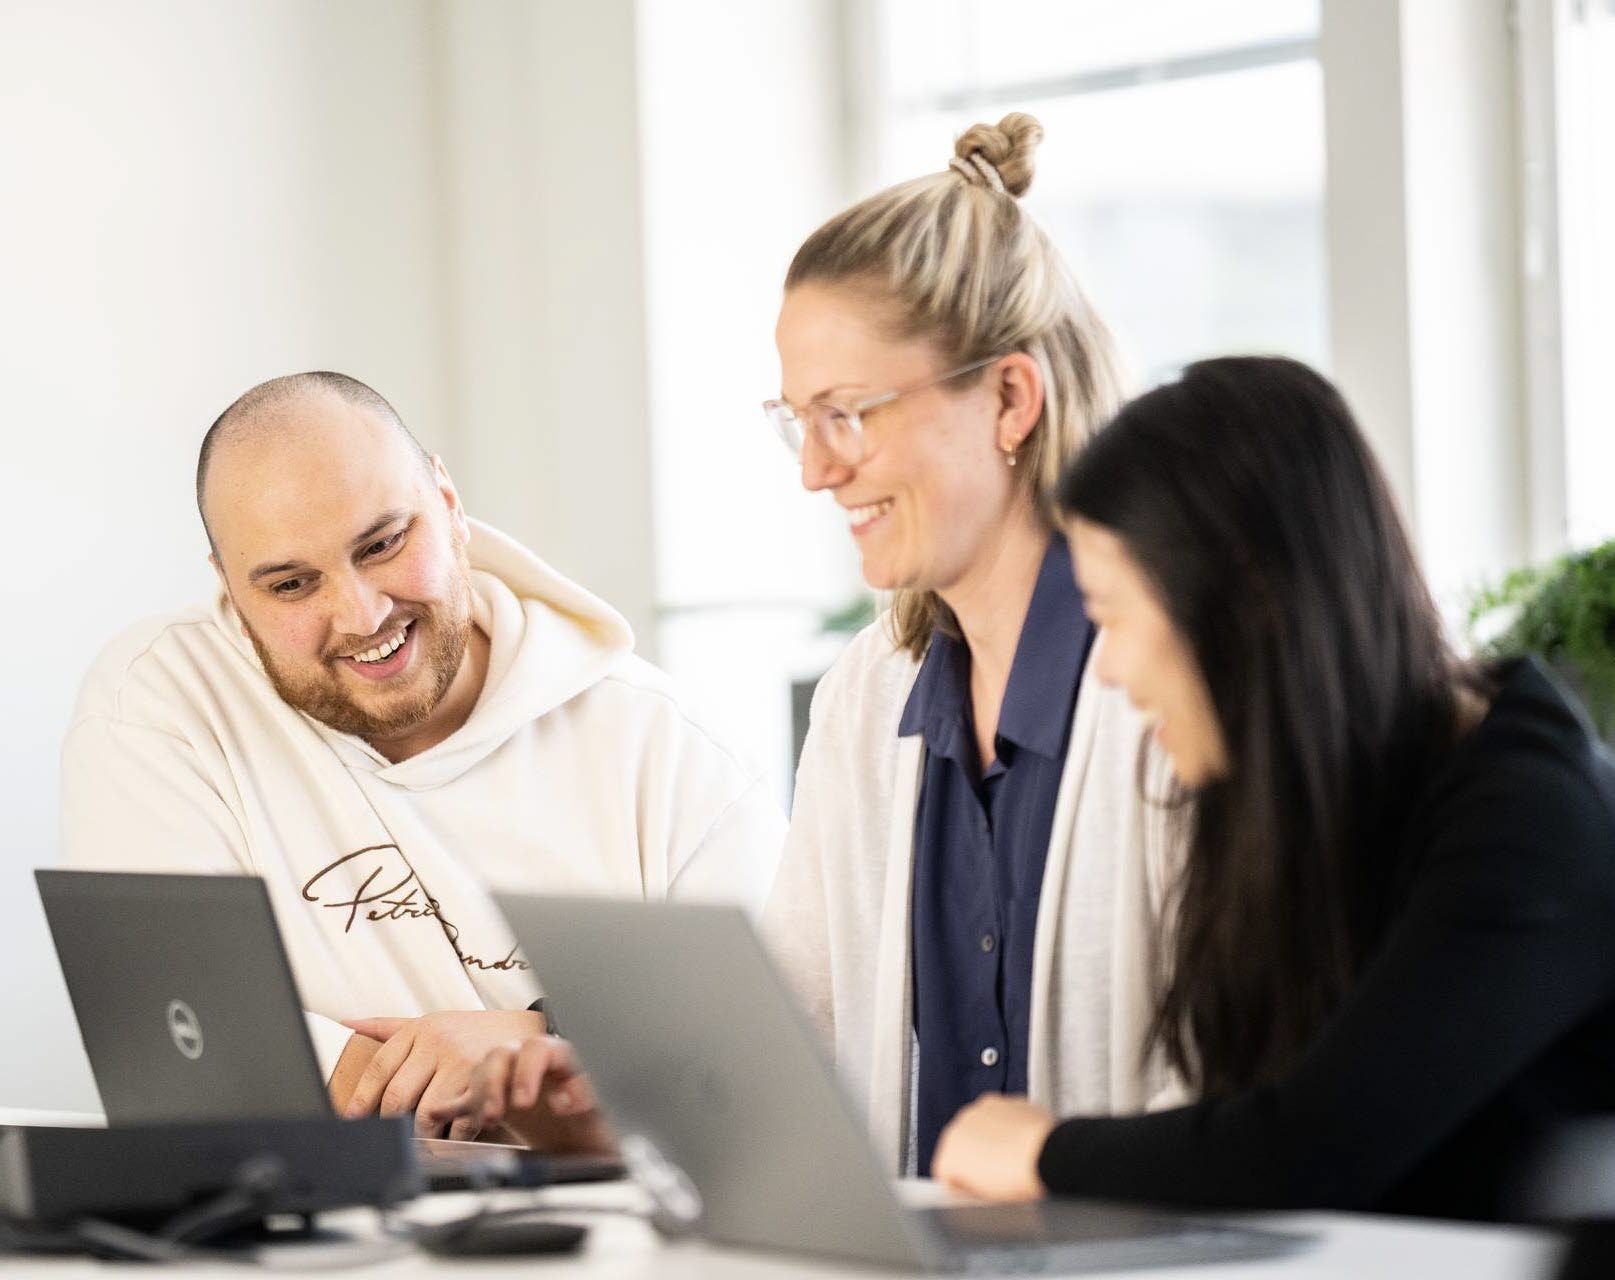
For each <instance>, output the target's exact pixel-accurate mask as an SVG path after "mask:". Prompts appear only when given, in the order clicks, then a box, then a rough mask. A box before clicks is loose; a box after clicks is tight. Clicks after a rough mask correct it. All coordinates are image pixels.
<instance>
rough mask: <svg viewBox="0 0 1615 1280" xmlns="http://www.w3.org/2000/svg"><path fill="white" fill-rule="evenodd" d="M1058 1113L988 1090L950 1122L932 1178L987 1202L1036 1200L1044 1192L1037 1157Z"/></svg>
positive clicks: (939, 1142)
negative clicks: (1038, 1173) (1054, 1114)
mask: <svg viewBox="0 0 1615 1280" xmlns="http://www.w3.org/2000/svg"><path fill="white" fill-rule="evenodd" d="M1053 1128H1054V1117H1053V1116H1052V1115H1050V1114H1049V1112H1048V1111H1046V1110H1044V1109H1043V1108H1042V1107H1039V1106H1036V1105H1034V1104H1033V1103H1030V1102H1028V1101H1027V1100H1026V1099H1025V1098H1006V1097H1005V1096H1004V1095H1003V1094H1001V1093H984V1094H982V1096H981V1097H979V1098H977V1099H976V1100H975V1101H974V1102H972V1103H971V1104H970V1105H969V1106H968V1107H965V1108H963V1109H962V1110H961V1111H960V1112H959V1114H958V1115H956V1116H954V1118H953V1119H952V1121H950V1122H949V1124H948V1127H947V1128H945V1129H944V1130H943V1131H942V1136H941V1138H939V1139H938V1140H937V1147H936V1154H935V1155H934V1156H933V1157H932V1158H931V1176H932V1177H934V1178H936V1179H937V1180H938V1181H940V1182H945V1183H947V1184H948V1185H949V1186H953V1187H957V1188H959V1190H961V1191H967V1192H969V1193H970V1194H971V1195H975V1196H980V1197H982V1198H983V1199H984V1200H1033V1199H1036V1198H1037V1197H1038V1196H1041V1195H1043V1194H1044V1193H1045V1188H1044V1186H1043V1182H1042V1180H1041V1179H1040V1178H1039V1177H1038V1176H1037V1158H1038V1156H1039V1155H1041V1154H1042V1152H1043V1143H1044V1141H1045V1140H1046V1139H1047V1138H1048V1136H1049V1131H1050V1130H1052V1129H1053Z"/></svg>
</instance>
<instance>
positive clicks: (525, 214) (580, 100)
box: [438, 0, 656, 657]
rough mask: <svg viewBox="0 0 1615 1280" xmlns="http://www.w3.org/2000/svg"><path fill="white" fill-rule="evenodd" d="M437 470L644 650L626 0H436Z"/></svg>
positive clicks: (632, 63)
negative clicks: (454, 414)
mask: <svg viewBox="0 0 1615 1280" xmlns="http://www.w3.org/2000/svg"><path fill="white" fill-rule="evenodd" d="M438 32H439V40H440V43H441V48H442V50H443V66H444V73H443V76H442V79H441V115H440V121H439V127H440V137H441V143H442V148H443V160H444V163H443V168H442V182H441V186H440V196H441V199H442V201H443V206H444V210H445V217H446V233H447V234H446V238H445V241H444V245H443V250H444V253H445V258H446V262H447V264H448V282H449V289H448V293H447V295H446V296H445V297H444V298H443V299H442V305H443V306H444V309H445V314H446V316H447V317H448V324H447V326H446V331H447V332H446V339H447V342H448V351H447V353H446V354H447V356H448V358H449V360H450V362H451V366H452V368H451V377H452V379H453V388H454V390H453V396H454V401H455V404H456V406H457V408H458V410H459V416H458V419H457V429H458V432H459V434H458V435H457V437H456V451H457V458H458V461H457V462H456V463H455V474H456V476H457V477H458V479H459V482H460V484H461V486H462V487H463V488H464V490H465V492H466V496H467V502H468V504H469V505H470V507H471V509H472V511H473V512H474V513H475V514H478V515H481V516H483V517H484V518H486V519H488V520H491V521H493V522H494V523H495V524H497V525H499V526H501V527H502V528H504V529H505V530H506V531H507V532H509V533H511V534H513V535H515V536H516V537H518V538H520V539H521V540H522V541H524V542H526V543H527V544H528V545H530V546H532V547H534V548H535V549H536V550H538V551H539V553H540V554H541V555H543V556H544V557H545V558H546V559H548V560H549V561H550V562H551V563H552V564H554V565H555V567H556V568H558V569H560V570H561V571H562V572H564V573H567V574H570V575H571V576H573V577H575V578H577V579H579V580H580V581H582V582H583V583H584V584H586V585H587V586H589V587H590V588H591V589H592V590H594V591H595V592H597V593H598V594H600V595H602V596H604V597H605V598H606V599H607V600H609V601H611V603H613V604H614V605H616V606H617V608H619V609H621V610H622V612H623V613H624V614H625V615H626V616H627V618H628V621H629V623H630V624H631V625H632V626H633V628H634V634H635V636H636V638H637V641H638V647H639V651H640V652H641V653H643V654H645V655H646V656H649V657H654V656H655V648H656V628H655V624H654V608H653V603H652V601H653V596H654V564H655V562H654V560H653V557H652V554H651V547H652V520H651V463H650V452H649V434H648V431H649V428H648V422H649V417H650V409H649V404H648V401H647V388H646V352H645V310H644V306H645V304H644V290H645V281H644V272H643V267H642V263H641V247H640V226H641V220H640V212H641V211H640V203H641V201H640V153H639V136H638V135H639V100H638V88H637V83H636V81H637V76H636V70H637V59H636V39H635V32H636V27H635V5H634V3H633V0H591V2H590V3H588V4H576V3H568V2H566V0H543V2H542V3H533V2H532V0H478V2H477V3H474V4H463V3H454V2H452V0H445V2H444V3H443V4H442V5H441V7H440V8H439V9H438Z"/></svg>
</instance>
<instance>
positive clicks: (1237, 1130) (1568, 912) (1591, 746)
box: [1038, 661, 1615, 1218]
mask: <svg viewBox="0 0 1615 1280" xmlns="http://www.w3.org/2000/svg"><path fill="white" fill-rule="evenodd" d="M1498 674H1499V678H1500V688H1499V691H1498V694H1497V696H1496V698H1495V699H1494V701H1493V703H1492V706H1491V709H1490V711H1489V712H1488V713H1487V715H1486V716H1485V718H1484V719H1483V720H1482V721H1481V723H1480V724H1479V725H1478V726H1477V727H1476V728H1475V729H1474V730H1473V731H1472V732H1471V733H1470V734H1468V735H1467V736H1466V737H1465V738H1464V739H1463V740H1462V741H1461V742H1460V743H1459V744H1458V745H1457V746H1456V747H1455V748H1454V750H1453V754H1452V756H1451V758H1450V759H1449V760H1448V761H1447V762H1445V763H1444V764H1443V766H1442V767H1441V769H1440V770H1439V771H1438V772H1437V773H1436V774H1435V775H1434V777H1433V778H1432V780H1431V782H1430V783H1429V784H1428V785H1427V786H1426V787H1425V788H1424V789H1423V792H1422V794H1421V795H1420V796H1419V797H1418V798H1417V800H1416V802H1415V804H1414V806H1413V807H1412V809H1411V810H1410V816H1409V819H1408V821H1407V824H1406V826H1405V828H1404V831H1403V838H1402V839H1401V840H1400V841H1399V842H1398V854H1397V857H1396V867H1395V871H1394V875H1393V884H1394V888H1393V889H1392V891H1391V901H1390V906H1389V918H1388V920H1387V923H1386V926H1385V929H1384V931H1383V932H1382V933H1381V935H1380V940H1379V943H1378V945H1377V946H1376V948H1375V950H1374V951H1373V952H1372V954H1371V955H1370V957H1369V959H1368V961H1367V963H1366V965H1365V967H1364V969H1363V971H1362V973H1361V975H1360V976H1359V978H1358V980H1357V982H1356V983H1355V985H1354V986H1353V988H1352V990H1351V992H1350V993H1349V994H1348V996H1347V998H1346V999H1345V1001H1344V1002H1343V1003H1342V1004H1341V1006H1340V1008H1339V1009H1338V1010H1337V1011H1336V1013H1335V1014H1334V1015H1333V1017H1332V1018H1331V1020H1330V1021H1329V1022H1328V1023H1327V1024H1326V1026H1325V1027H1324V1028H1323V1030H1322V1031H1321V1032H1320V1033H1319V1035H1318V1037H1317V1039H1316V1040H1315V1041H1314V1042H1313V1043H1312V1045H1311V1046H1310V1047H1309V1048H1308V1050H1307V1051H1306V1052H1305V1053H1304V1054H1303V1056H1302V1057H1301V1059H1300V1060H1299V1061H1298V1063H1297V1064H1296V1066H1295V1069H1294V1070H1293V1071H1292V1072H1291V1073H1290V1074H1289V1076H1288V1078H1287V1079H1285V1080H1284V1081H1283V1082H1281V1083H1279V1084H1277V1085H1274V1086H1272V1087H1268V1088H1261V1089H1256V1090H1252V1091H1251V1092H1249V1093H1244V1094H1239V1095H1235V1096H1231V1097H1226V1098H1222V1099H1215V1100H1207V1101H1203V1102H1200V1103H1197V1104H1194V1105H1192V1106H1186V1107H1180V1108H1177V1109H1175V1110H1171V1111H1163V1112H1158V1113H1156V1114H1153V1115H1145V1116H1129V1117H1124V1118H1116V1119H1083V1118H1078V1119H1072V1120H1066V1121H1064V1122H1063V1123H1061V1124H1060V1125H1059V1126H1058V1127H1056V1128H1055V1130H1054V1131H1053V1132H1052V1133H1051V1134H1050V1135H1049V1138H1048V1141H1047V1142H1046V1143H1045V1144H1044V1147H1043V1151H1042V1155H1041V1157H1040V1158H1039V1161H1038V1172H1039V1174H1040V1175H1041V1176H1042V1179H1043V1182H1044V1183H1045V1185H1047V1186H1048V1187H1049V1189H1050V1190H1052V1191H1055V1192H1064V1193H1070V1194H1080V1195H1093V1196H1109V1197H1114V1198H1123V1199H1136V1200H1151V1201H1157V1202H1161V1203H1170V1204H1193V1205H1205V1206H1221V1207H1237V1208H1272V1209H1282V1208H1336V1209H1373V1210H1380V1211H1392V1212H1406V1213H1419V1214H1429V1215H1437V1216H1451V1217H1465V1218H1498V1217H1507V1216H1509V1213H1510V1208H1511V1191H1510V1182H1511V1180H1512V1177H1513V1175H1514V1174H1515V1173H1516V1171H1517V1170H1518V1168H1519V1165H1520V1162H1521V1161H1522V1159H1524V1158H1526V1157H1527V1155H1528V1153H1529V1151H1530V1150H1531V1149H1532V1148H1533V1146H1534V1145H1535V1144H1536V1142H1537V1141H1538V1140H1540V1139H1541V1138H1542V1137H1543V1136H1544V1135H1545V1134H1546V1133H1547V1132H1548V1131H1549V1130H1550V1129H1551V1128H1553V1127H1554V1126H1556V1125H1558V1124H1560V1123H1562V1122H1565V1121H1568V1120H1571V1119H1573V1118H1574V1117H1577V1116H1581V1115H1587V1114H1591V1113H1596V1112H1607V1111H1615V762H1612V758H1611V756H1610V755H1609V754H1608V753H1607V752H1605V751H1604V750H1603V748H1601V747H1600V746H1599V744H1598V743H1597V742H1596V741H1595V740H1594V739H1593V738H1592V737H1591V736H1590V734H1589V732H1588V730H1587V729H1586V727H1585V726H1584V724H1583V722H1582V721H1581V720H1580V719H1579V718H1578V717H1577V715H1576V713H1575V712H1574V711H1573V710H1572V709H1571V707H1570V704H1569V703H1568V702H1567V701H1566V699H1565V698H1564V696H1563V695H1562V694H1561V693H1560V692H1559V690H1558V689H1557V687H1556V686H1555V685H1554V684H1553V683H1552V681H1550V680H1549V679H1548V678H1547V676H1546V675H1545V674H1544V672H1543V671H1542V669H1541V668H1540V667H1539V666H1537V664H1536V663H1535V662H1532V661H1525V662H1517V663H1513V664H1510V665H1508V666H1505V667H1503V668H1502V669H1501V670H1500V671H1499V673H1498Z"/></svg>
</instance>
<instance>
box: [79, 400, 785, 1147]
mask: <svg viewBox="0 0 1615 1280" xmlns="http://www.w3.org/2000/svg"><path fill="white" fill-rule="evenodd" d="M197 502H198V506H199V508H200V510H201V513H202V521H203V524H204V527H205V528H206V530H207V534H208V539H209V542H210V543H211V547H212V554H211V556H210V557H209V558H210V561H211V563H212V565H213V567H214V569H215V571H216V573H217V576H218V580H219V587H220V590H219V591H218V593H217V595H216V597H215V598H214V600H213V601H212V603H211V605H210V606H208V607H205V608H198V609H194V610H191V611H189V612H186V613H182V614H179V615H177V616H173V617H166V618H158V619H155V620H153V621H150V622H146V623H143V624H141V625H140V626H137V627H135V628H134V629H133V630H131V631H129V632H128V633H126V634H125V635H123V636H122V637H121V638H119V639H118V640H116V641H114V642H113V643H112V644H111V645H110V646H109V647H108V648H107V649H106V651H105V652H104V653H102V655H101V656H100V658H99V659H98V660H97V661H96V663H95V665H94V667H93V668H92V669H91V671H90V674H89V676H88V678H87V679H86V682H85V685H84V689H83V692H82V694H81V696H80V700H79V704H78V708H77V711H76V713H75V715H74V718H73V723H72V726H71V728H70V729H69V731H68V734H67V738H66V741H65V744H64V747H63V754H62V792H63V799H62V830H63V847H64V852H65V856H66V859H67V861H68V863H69V864H70V865H74V866H79V867H93V868H98V869H108V870H126V871H135V870H139V871H190V872H195V871H205V872H228V873H247V874H252V875H258V876H261V877H263V879H264V882H265V884H266V886H267V888H268V890H269V895H270V899H271V901H272V903H273V905H274V910H275V915H276V919H277V921H278V923H279V926H280V931H281V934H282V936H283V938H284V939H285V942H286V948H287V952H288V954H289V956H290V958H291V963H292V969H293V972H294V973H295V975H296V978H297V983H298V987H299V989H300V991H301V993H302V997H303V1000H304V1003H305V1006H306V1008H307V1010H308V1013H309V1024H310V1030H311V1033H312V1035H313V1039H314V1043H315V1050H316V1054H317V1056H318V1057H319V1059H320V1064H321V1068H322V1070H323V1071H324V1072H325V1073H326V1077H327V1079H328V1081H329V1084H330V1089H331V1093H332V1098H333V1101H335V1102H336V1103H337V1105H338V1106H339V1107H340V1108H342V1109H343V1110H345V1111H346V1112H347V1113H348V1114H352V1115H362V1114H367V1113H370V1112H373V1111H377V1110H379V1111H380V1112H382V1113H384V1114H403V1113H408V1112H415V1113H416V1114H417V1115H418V1116H420V1117H422V1119H421V1121H420V1126H421V1130H422V1132H429V1131H430V1121H428V1120H427V1119H425V1117H427V1116H428V1115H429V1114H431V1113H433V1112H434V1111H437V1110H441V1108H442V1107H443V1104H444V1103H445V1102H446V1101H447V1100H449V1099H451V1098H453V1097H454V1096H456V1095H457V1094H458V1093H459V1092H461V1091H462V1090H463V1089H464V1087H465V1086H466V1083H467V1080H468V1078H469V1075H470V1072H471V1069H472V1068H473V1067H474V1066H475V1065H476V1064H477V1063H478V1062H479V1061H480V1060H481V1059H482V1057H483V1055H484V1053H485V1052H486V1051H487V1050H488V1049H489V1048H492V1047H493V1046H495V1045H500V1044H506V1043H509V1042H511V1041H512V1040H515V1039H519V1038H520V1037H522V1036H526V1035H532V1034H535V1033H537V1032H540V1031H542V1030H543V1027H544V1023H543V1015H542V1013H541V1008H542V1001H541V998H540V996H539V988H538V985H537V983H536V982H535V979H534V975H533V974H532V973H531V972H530V971H529V968H528V965H527V962H526V960H525V959H523V957H522V956H521V954H520V952H519V951H518V949H517V947H516V944H515V942H514V940H513V939H512V938H511V936H510V935H509V933H508V931H507V929H506V926H505V924H504V921H503V920H502V919H501V917H500V915H499V913H498V911H497V910H496V909H495V908H494V906H493V904H492V902H491V901H490V899H489V896H488V887H489V886H497V887H500V888H508V889H517V890H526V891H531V892H545V893H600V894H612V895H620V896H624V897H629V898H660V897H664V896H691V897H703V898H708V899H727V900H731V901H735V900H738V901H740V902H742V903H744V904H746V905H747V906H749V907H752V908H754V909H756V908H759V907H760V905H761V903H762V901H763V899H764V897H765V896H766V894H767V891H768V887H769V885H770V883H771V881H772V878H773V872H774V867H775V864H776V861H777V858H778V852H779V848H780V843H781V840H782V838H783V834H784V820H783V818H782V817H781V815H780V813H779V812H778V810H777V808H776V807H775V806H774V804H773V803H772V801H771V800H770V799H769V798H768V796H767V794H766V792H765V789H764V787H763V786H762V785H761V783H760V782H759V780H758V779H757V778H756V777H755V776H753V774H752V773H750V772H749V771H748V770H746V769H745V768H743V767H742V766H741V765H740V764H739V763H738V762H737V761H736V759H735V758H734V757H733V756H732V755H731V754H730V753H729V752H728V751H726V750H725V749H724V748H723V747H722V746H721V745H719V744H718V743H717V742H716V741H715V740H714V739H713V738H712V737H711V736H710V735H708V734H707V733H706V732H705V731H704V730H703V729H702V728H701V727H700V726H699V725H698V724H697V723H696V722H695V721H693V720H692V719H691V718H690V717H689V715H688V714H687V713H686V712H685V710H684V709H683V707H682V706H681V704H680V702H679V701H678V699H677V697H676V696H675V694H674V692H673V691H672V689H671V688H670V687H669V684H668V682H667V680H666V678H665V677H664V676H663V675H662V674H661V673H660V672H658V671H657V670H656V669H655V668H653V667H651V666H650V665H649V664H648V663H646V662H644V661H642V660H640V659H638V658H636V657H635V656H634V655H633V653H632V636H631V634H630V632H629V630H628V627H627V624H626V623H625V622H624V621H623V620H622V618H621V617H620V616H619V615H618V614H617V613H616V612H615V611H613V610H612V609H611V608H609V607H608V606H607V605H605V604H604V603H602V602H601V601H600V600H598V599H596V598H595V597H594V596H592V595H590V594H589V593H588V592H587V591H585V590H583V589H582V588H581V587H579V586H577V585H576V584H574V583H572V582H569V581H567V580H566V579H565V578H563V577H562V576H561V575H560V574H558V573H556V572H555V571H554V570H553V569H551V568H550V567H549V566H548V565H546V564H545V563H544V562H543V561H541V560H539V559H538V558H537V557H536V556H534V555H533V554H532V553H531V552H529V551H527V550H525V549H524V548H522V547H520V546H518V545H517V544H516V543H514V542H512V541H511V540H510V539H508V538H506V537H504V536H502V535H501V534H499V533H497V532H495V531H494V530H492V529H490V528H488V527H486V526H484V525H480V524H478V523H477V522H476V521H474V520H472V519H470V518H469V517H468V516H467V515H466V513H465V511H464V509H463V508H462V506H461V504H460V497H459V494H458V493H457V492H456V490H455V487H454V483H453V481H452V480H451V479H450V478H449V474H448V472H447V470H446V469H445V468H444V465H443V463H442V461H441V459H438V458H433V457H428V456H427V454H426V453H425V452H424V451H423V450H422V449H421V447H420V445H419V444H417V443H416V441H415V440H414V438H413V437H412V436H411V435H410V433H409V432H408V431H407V430H406V429H405V427H404V424H403V423H402V422H401V421H400V420H399V417H398V415H397V414H396V413H395V412H394V411H393V409H392V407H391V406H390V405H389V404H388V403H387V401H386V400H384V399H383V398H382V397H381V396H380V395H378V394H377V393H376V392H375V391H373V390H371V389H370V388H369V387H367V386H365V385H364V384H363V383H360V382H358V381H356V380H354V379H352V378H348V377H345V376H344V375H341V374H334V373H307V374H296V375H292V376H289V377H285V378H277V379H275V380H274V381H272V382H268V383H265V384H263V385H261V386H258V387H255V388H253V389H252V390H251V391H249V392H247V393H246V394H245V395H244V396H242V397H241V398H240V399H239V400H237V401H236V402H235V403H234V404H233V405H231V406H230V408H229V409H227V410H226V411H225V412H224V413H223V414H222V415H221V416H220V417H219V419H218V421H217V422H215V423H214V424H213V426H212V427H211V428H210V429H209V431H208V433H207V436H206V438H205V439H204V441H203V444H202V448H201V454H200V457H199V459H198V464H197ZM257 959H258V957H245V958H244V963H252V962H255V961H256V960H257ZM473 1123H474V1121H465V1122H460V1121H457V1122H456V1126H457V1127H456V1129H455V1130H454V1131H453V1133H452V1135H451V1136H455V1137H467V1136H471V1134H472V1132H473V1130H472V1129H471V1127H470V1126H471V1125H472V1124H473Z"/></svg>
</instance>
